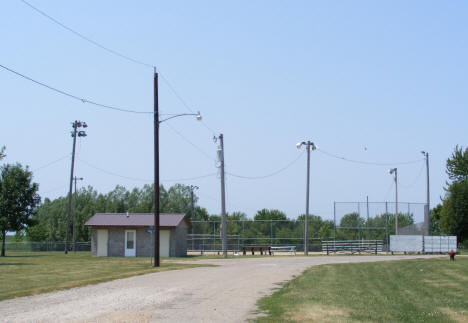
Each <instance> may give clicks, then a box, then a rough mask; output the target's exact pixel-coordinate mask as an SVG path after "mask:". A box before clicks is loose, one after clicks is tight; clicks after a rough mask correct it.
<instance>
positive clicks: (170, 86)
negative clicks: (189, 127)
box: [159, 72, 216, 135]
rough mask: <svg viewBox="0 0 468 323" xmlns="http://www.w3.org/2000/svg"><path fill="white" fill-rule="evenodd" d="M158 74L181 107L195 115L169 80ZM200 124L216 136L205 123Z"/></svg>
mask: <svg viewBox="0 0 468 323" xmlns="http://www.w3.org/2000/svg"><path fill="white" fill-rule="evenodd" d="M159 74H160V75H161V78H162V79H163V80H164V82H166V84H167V86H168V87H169V89H170V90H171V91H172V93H174V95H175V96H176V98H178V99H179V101H180V102H181V103H182V105H183V106H184V107H185V108H186V109H187V110H188V111H190V112H191V113H195V111H194V110H193V109H192V108H190V106H189V105H188V104H187V101H185V100H184V98H183V97H182V96H181V95H180V94H179V93H178V92H177V91H176V89H175V88H174V86H172V84H171V82H169V80H168V79H167V78H166V77H165V76H164V74H162V73H161V72H159ZM201 123H202V125H204V126H205V128H206V129H208V131H210V132H211V133H212V134H213V135H215V134H216V131H214V130H213V129H212V128H210V127H209V126H208V125H207V124H206V122H205V121H204V120H203V119H202V120H201Z"/></svg>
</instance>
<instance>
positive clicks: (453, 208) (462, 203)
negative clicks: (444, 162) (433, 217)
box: [440, 179, 468, 242]
mask: <svg viewBox="0 0 468 323" xmlns="http://www.w3.org/2000/svg"><path fill="white" fill-rule="evenodd" d="M440 227H441V229H442V231H443V232H444V233H447V234H452V235H456V236H457V237H458V240H459V241H460V242H463V241H465V240H467V239H468V179H465V180H463V181H459V182H458V181H457V182H453V183H452V184H451V185H450V186H449V188H448V189H447V196H446V198H445V199H444V201H443V204H442V210H441V212H440Z"/></svg>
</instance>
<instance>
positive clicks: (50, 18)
mask: <svg viewBox="0 0 468 323" xmlns="http://www.w3.org/2000/svg"><path fill="white" fill-rule="evenodd" d="M20 1H21V2H23V3H24V4H25V5H27V6H29V7H30V8H32V9H33V10H35V11H36V12H38V13H40V14H41V15H43V16H44V17H46V18H47V19H49V20H51V21H52V22H54V23H56V24H57V25H59V26H60V27H62V28H64V29H66V30H68V31H69V32H71V33H73V34H75V35H76V36H78V37H80V38H81V39H84V40H86V41H87V42H89V43H91V44H93V45H94V46H97V47H99V48H101V49H103V50H105V51H107V52H109V53H111V54H113V55H116V56H119V57H121V58H123V59H126V60H128V61H130V62H133V63H135V64H139V65H143V66H146V67H151V68H154V65H152V64H148V63H145V62H143V61H140V60H138V59H135V58H132V57H130V56H127V55H124V54H122V53H120V52H118V51H116V50H113V49H111V48H109V47H106V46H104V45H101V44H100V43H98V42H96V41H94V40H92V39H90V38H88V37H86V36H85V35H83V34H81V33H79V32H77V31H76V30H74V29H72V28H70V27H68V26H66V25H64V24H63V23H61V22H60V21H58V20H57V19H55V18H53V17H51V16H50V15H48V14H47V13H45V12H44V11H42V10H40V9H39V8H37V7H35V6H33V5H32V4H30V3H29V2H27V1H25V0H20Z"/></svg>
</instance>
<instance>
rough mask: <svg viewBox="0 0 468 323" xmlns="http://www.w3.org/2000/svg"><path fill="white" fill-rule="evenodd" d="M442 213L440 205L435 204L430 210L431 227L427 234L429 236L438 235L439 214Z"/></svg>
mask: <svg viewBox="0 0 468 323" xmlns="http://www.w3.org/2000/svg"><path fill="white" fill-rule="evenodd" d="M441 213H442V204H437V206H436V207H435V208H433V209H432V210H431V227H430V228H429V233H430V234H431V235H437V236H438V235H440V233H441V231H440V214H441Z"/></svg>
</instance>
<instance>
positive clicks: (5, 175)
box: [0, 164, 41, 256]
mask: <svg viewBox="0 0 468 323" xmlns="http://www.w3.org/2000/svg"><path fill="white" fill-rule="evenodd" d="M38 189H39V185H38V184H36V183H33V182H32V172H30V171H29V169H28V168H27V167H26V168H25V169H23V167H22V166H21V165H20V164H16V165H11V164H6V165H3V166H1V168H0V230H1V232H2V253H1V255H2V256H5V240H6V232H7V231H19V230H23V229H24V228H25V227H26V226H27V225H29V224H31V223H32V216H33V215H34V213H35V212H36V209H37V206H38V205H39V203H40V201H41V198H40V196H39V195H38V194H37V190H38Z"/></svg>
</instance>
